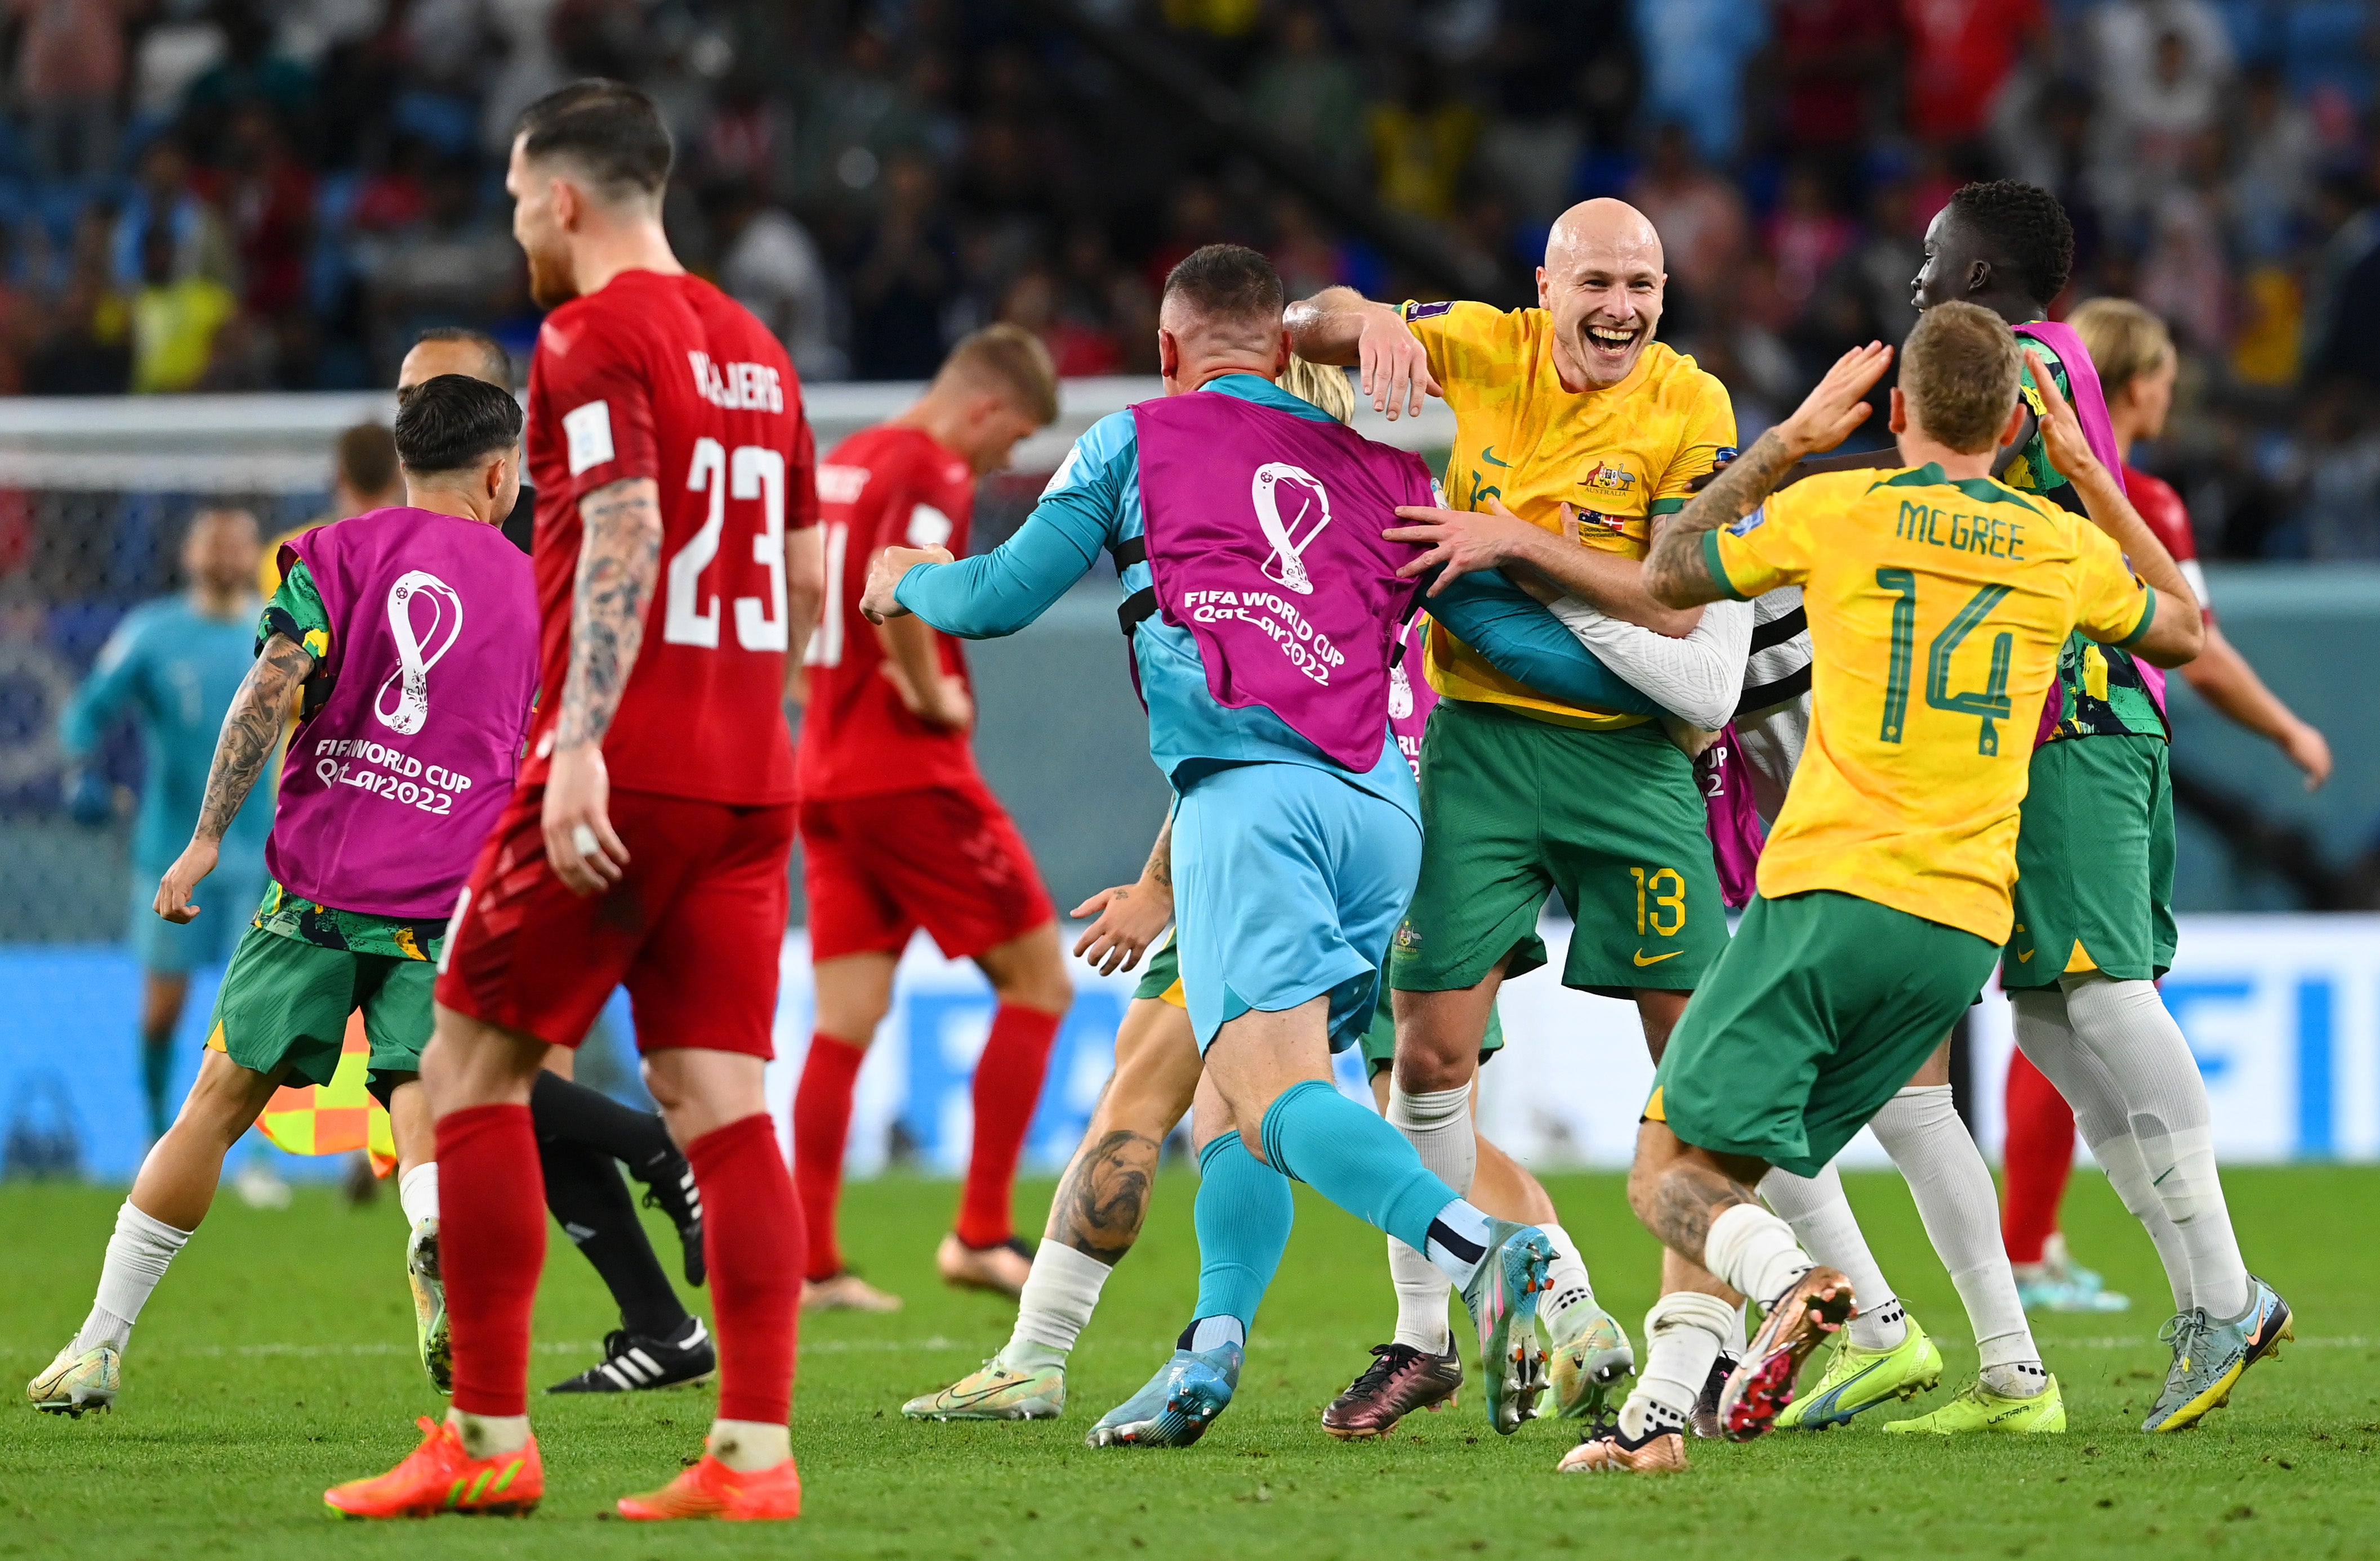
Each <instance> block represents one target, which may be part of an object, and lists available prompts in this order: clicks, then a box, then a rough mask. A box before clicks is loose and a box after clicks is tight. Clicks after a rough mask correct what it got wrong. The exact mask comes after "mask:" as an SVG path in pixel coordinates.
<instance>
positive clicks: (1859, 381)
mask: <svg viewBox="0 0 2380 1561" xmlns="http://www.w3.org/2000/svg"><path fill="white" fill-rule="evenodd" d="M1891 361H1892V349H1891V348H1890V347H1888V346H1885V345H1882V344H1880V343H1876V342H1871V343H1869V344H1868V345H1866V346H1864V347H1853V348H1852V350H1851V351H1849V352H1847V353H1845V354H1843V356H1842V357H1840V358H1838V359H1837V360H1836V362H1835V366H1834V367H1833V368H1832V369H1828V370H1827V377H1826V378H1825V379H1823V380H1821V381H1818V385H1817V388H1816V389H1815V390H1813V391H1812V392H1811V393H1810V394H1809V397H1808V399H1806V400H1804V401H1803V403H1802V405H1800V406H1799V407H1797V408H1796V409H1795V410H1794V413H1793V415H1792V416H1791V417H1788V418H1786V419H1785V420H1784V421H1783V422H1781V423H1779V424H1778V425H1777V426H1776V427H1775V428H1773V429H1770V430H1768V431H1767V433H1764V434H1762V435H1761V436H1760V437H1759V438H1758V439H1757V440H1755V441H1754V442H1753V445H1752V448H1751V449H1749V450H1746V451H1745V452H1744V453H1743V454H1741V455H1739V456H1737V457H1736V458H1735V460H1734V461H1733V462H1731V463H1730V465H1729V466H1728V467H1727V468H1726V469H1725V470H1724V471H1722V472H1720V473H1719V474H1718V476H1717V477H1715V478H1711V480H1710V483H1709V485H1708V486H1707V487H1706V488H1704V489H1703V490H1702V491H1701V492H1699V493H1697V494H1695V495H1694V497H1693V498H1692V499H1689V500H1687V501H1686V507H1685V508H1684V509H1682V510H1681V511H1679V512H1678V514H1676V515H1675V516H1674V517H1672V518H1671V519H1670V522H1669V523H1668V524H1667V525H1665V526H1662V527H1661V529H1660V530H1659V531H1658V532H1657V533H1656V534H1655V535H1654V538H1653V548H1652V551H1650V552H1648V553H1646V554H1645V590H1646V592H1647V593H1648V594H1649V595H1650V596H1651V597H1652V599H1654V600H1655V601H1657V602H1659V603H1660V604H1661V605H1662V606H1664V607H1692V606H1695V605H1697V604H1699V603H1702V602H1709V601H1718V600H1721V599H1725V598H1726V597H1727V596H1729V595H1730V592H1729V591H1728V590H1727V588H1726V587H1724V586H1722V585H1721V584H1720V583H1719V582H1718V581H1717V580H1714V579H1712V578H1711V573H1710V569H1709V567H1708V565H1707V564H1706V563H1705V562H1704V560H1703V538H1704V537H1705V536H1706V535H1708V534H1709V533H1710V532H1713V531H1716V530H1718V528H1719V527H1720V526H1732V525H1734V524H1735V523H1736V522H1737V521H1739V520H1742V519H1743V517H1744V516H1745V515H1748V514H1751V513H1752V512H1753V511H1754V510H1755V509H1756V508H1758V507H1759V505H1760V503H1761V502H1762V501H1764V500H1766V499H1767V497H1768V495H1769V494H1770V493H1772V492H1774V491H1775V490H1776V488H1777V485H1778V483H1779V481H1781V480H1782V479H1783V478H1784V476H1785V474H1786V472H1787V471H1789V470H1790V469H1791V467H1792V466H1793V463H1794V462H1796V461H1798V460H1800V459H1801V458H1802V457H1803V456H1804V455H1808V454H1815V452H1817V451H1821V450H1832V449H1833V448H1834V447H1835V446H1836V445H1838V444H1840V443H1841V442H1843V441H1844V439H1845V438H1847V437H1849V435H1850V433H1851V431H1852V430H1853V429H1855V428H1857V427H1859V426H1860V424H1861V423H1863V422H1864V421H1866V419H1867V413H1868V407H1867V399H1866V398H1867V393H1868V392H1869V391H1870V390H1871V389H1873V388H1874V387H1875V384H1876V381H1878V380H1880V379H1882V378H1883V377H1884V370H1885V369H1886V367H1887V366H1888V364H1890V363H1891Z"/></svg>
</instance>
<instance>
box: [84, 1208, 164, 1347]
mask: <svg viewBox="0 0 2380 1561" xmlns="http://www.w3.org/2000/svg"><path fill="white" fill-rule="evenodd" d="M189 1240H190V1232H188V1230H176V1229H175V1228H173V1227H172V1226H170V1225H168V1224H166V1223H165V1222H164V1220H162V1219H152V1218H151V1217H150V1216H147V1215H145V1214H142V1213H141V1212H140V1210H139V1209H136V1208H134V1207H133V1206H132V1200H131V1199H129V1198H127V1199H126V1200H125V1201H124V1206H123V1207H122V1208H120V1209H117V1210H116V1211H115V1235H113V1236H111V1237H109V1238H108V1239H107V1261H106V1263H105V1264H104V1265H102V1266H101V1268H100V1271H99V1294H98V1295H97V1296H96V1297H95V1298H94V1299H93V1301H92V1302H91V1315H90V1316H89V1317H87V1318H85V1319H84V1320H83V1325H82V1331H81V1332H80V1333H79V1334H77V1335H75V1341H74V1348H75V1349H77V1350H78V1351H80V1350H84V1349H91V1347H92V1346H94V1345H101V1344H104V1345H108V1346H110V1347H111V1348H113V1349H123V1348H124V1346H125V1344H126V1342H127V1341H128V1340H129V1339H130V1338H131V1337H132V1325H133V1324H134V1323H136V1322H138V1321H140V1309H141V1308H142V1307H143V1306H145V1305H147V1304H148V1302H149V1293H150V1292H151V1291H152V1290H154V1289H156V1288H157V1281H158V1280H160V1279H162V1278H164V1277H165V1265H168V1264H170V1263H172V1262H173V1261H174V1254H175V1253H176V1252H180V1251H181V1250H182V1249H183V1247H185V1246H187V1245H188V1244H189Z"/></svg>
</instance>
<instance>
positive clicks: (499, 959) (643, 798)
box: [438, 786, 794, 1058]
mask: <svg viewBox="0 0 2380 1561" xmlns="http://www.w3.org/2000/svg"><path fill="white" fill-rule="evenodd" d="M544 806H545V788H544V787H542V786H528V787H524V788H522V789H521V790H520V791H518V792H516V793H514V796H513V799H512V801H511V802H510V803H508V804H507V805H505V807H504V817H503V818H502V819H501V820H499V821H498V823H497V825H496V828H495V829H494V831H493V832H492V834H490V835H489V836H488V841H487V843H486V844H485V845H483V846H481V847H480V860H479V862H478V863H477V864H476V865H474V866H473V867H472V869H471V881H470V884H469V886H468V888H466V889H464V891H463V898H462V900H461V902H459V903H458V904H456V906H455V920H454V923H453V925H452V926H450V927H449V928H448V930H447V934H446V948H445V957H444V959H443V960H442V961H441V962H440V963H439V974H438V1001H439V1002H441V1003H443V1005H445V1006H446V1007H448V1008H451V1009H453V1010H455V1011H456V1012H458V1013H466V1014H468V1015H470V1016H471V1017H472V1018H474V1019H477V1020H480V1021H482V1022H483V1023H489V1024H496V1025H501V1026H503V1027H504V1029H507V1030H518V1031H522V1032H524V1033H525V1034H528V1035H535V1036H536V1037H537V1038H538V1039H540V1040H541V1041H546V1042H548V1043H551V1044H553V1045H555V1046H565V1047H575V1046H577V1044H578V1043H579V1042H580V1041H581V1040H583V1039H585V1038H586V1035H587V1032H588V1030H589V1027H591V1026H592V1025H593V1024H594V1023H595V1016H596V1014H597V1013H598V1012H600V1011H601V1009H602V1007H603V1004H604V1003H605V1001H606V1000H608V999H609V998H611V996H612V991H613V988H614V987H616V986H622V985H624V984H625V986H627V988H628V1001H629V1005H630V1008H631V1010H633V1012H634V1013H635V1016H636V1023H637V1050H638V1051H664V1050H668V1049H670V1048H673V1047H701V1048H705V1049H708V1050H711V1051H734V1052H747V1053H749V1054H751V1055H752V1056H755V1057H760V1058H768V1057H772V1056H774V1055H775V1047H774V1045H773V1043H772V1042H771V1029H772V1028H773V1026H774V1024H775V1021H776V1016H777V959H778V955H779V952H780V950H782V949H783V944H784V938H785V914H786V912H787V910H788V904H787V902H788V899H789V897H790V895H791V892H792V891H791V889H790V887H789V885H788V882H787V878H786V867H787V864H788V861H789V859H790V857H791V855H792V853H793V843H794V808H793V805H792V804H790V803H783V804H778V805H773V806H767V807H731V806H729V805H726V804H724V803H713V802H694V801H689V800H687V799H686V798H683V797H664V796H655V795H652V794H650V793H642V792H614V793H612V828H613V829H614V830H616V831H617V832H618V833H619V836H620V841H621V843H622V844H624V845H625V846H626V847H627V848H628V870H627V873H626V875H625V877H622V878H621V880H620V881H619V882H618V883H616V884H614V885H613V886H612V888H611V889H608V890H606V891H605V892H603V893H601V894H595V895H589V896H588V897H586V898H585V899H581V898H580V897H579V896H577V895H576V894H573V893H572V892H571V891H570V890H569V889H566V888H565V887H564V885H563V882H562V880H561V879H560V878H559V877H555V876H554V872H553V867H552V866H551V865H548V863H547V862H546V859H545V836H544V833H543V830H542V829H540V824H539V819H540V815H541V813H542V811H543V809H544Z"/></svg>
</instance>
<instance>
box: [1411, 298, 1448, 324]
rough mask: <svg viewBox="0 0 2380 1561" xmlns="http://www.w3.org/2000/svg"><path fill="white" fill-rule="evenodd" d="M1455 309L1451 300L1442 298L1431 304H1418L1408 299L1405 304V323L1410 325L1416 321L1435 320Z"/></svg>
mask: <svg viewBox="0 0 2380 1561" xmlns="http://www.w3.org/2000/svg"><path fill="white" fill-rule="evenodd" d="M1453 307H1454V300H1453V299H1451V298H1440V299H1439V300H1438V301H1437V302H1436V303H1429V304H1417V303H1415V302H1413V301H1412V300H1410V299H1408V300H1406V303H1405V323H1406V324H1408V325H1410V324H1412V323H1413V322H1414V321H1416V320H1435V319H1437V318H1438V317H1439V315H1441V314H1444V313H1445V312H1446V311H1447V310H1448V309H1452V308H1453Z"/></svg>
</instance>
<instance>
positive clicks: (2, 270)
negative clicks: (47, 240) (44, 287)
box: [0, 228, 46, 395]
mask: <svg viewBox="0 0 2380 1561" xmlns="http://www.w3.org/2000/svg"><path fill="white" fill-rule="evenodd" d="M14 239H15V236H14V235H13V234H11V233H10V232H8V231H7V230H6V229H5V228H0V395H20V394H22V393H24V390H25V369H26V360H27V359H28V358H30V357H31V356H32V355H33V353H34V352H35V351H36V350H37V349H38V347H39V345H40V344H41V339H42V332H43V328H44V325H45V323H46V321H45V320H44V318H43V315H42V305H41V300H40V299H39V298H36V297H35V296H33V295H32V294H31V293H30V292H29V291H27V290H26V289H25V288H23V287H21V286H19V285H18V284H17V282H16V280H15V278H16V275H17V256H16V253H15V249H16V245H15V242H14Z"/></svg>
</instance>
